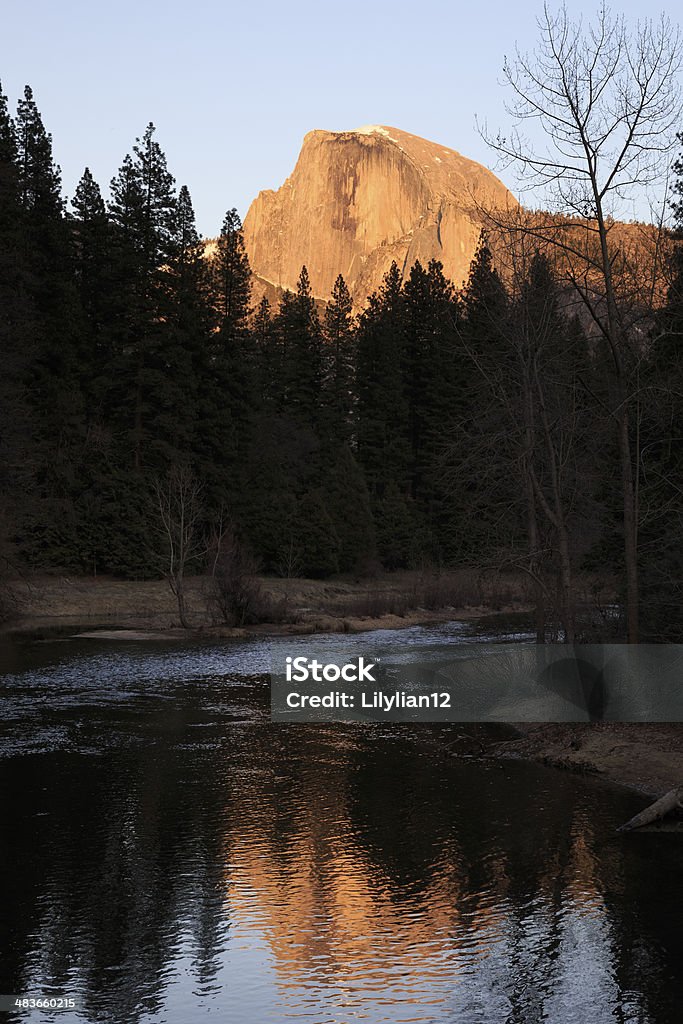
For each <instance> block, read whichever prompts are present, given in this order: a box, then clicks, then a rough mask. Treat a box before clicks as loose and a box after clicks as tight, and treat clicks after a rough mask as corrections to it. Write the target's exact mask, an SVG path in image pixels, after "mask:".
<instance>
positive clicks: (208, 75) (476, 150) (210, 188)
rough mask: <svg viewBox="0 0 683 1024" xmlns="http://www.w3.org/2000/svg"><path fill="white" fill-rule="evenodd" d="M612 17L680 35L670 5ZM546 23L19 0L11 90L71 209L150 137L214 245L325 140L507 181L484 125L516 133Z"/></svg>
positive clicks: (437, 7) (527, 6)
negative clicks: (513, 104) (387, 148)
mask: <svg viewBox="0 0 683 1024" xmlns="http://www.w3.org/2000/svg"><path fill="white" fill-rule="evenodd" d="M567 6H568V10H569V13H570V14H571V15H572V16H576V15H578V14H580V13H584V14H586V15H589V16H590V15H592V14H593V13H594V12H595V9H596V4H589V3H572V2H571V0H569V2H568V4H567ZM613 10H614V11H615V12H619V13H624V14H625V15H626V17H627V18H630V19H632V21H633V23H634V24H635V21H636V19H637V18H638V17H642V16H643V14H644V13H649V14H654V15H658V14H659V12H660V11H663V12H664V13H665V14H668V15H669V17H670V18H671V20H672V21H673V22H676V21H677V15H676V5H674V4H673V3H671V2H670V0H667V2H666V4H663V5H662V6H661V7H655V8H652V9H651V10H649V11H647V12H645V8H644V5H643V4H642V3H635V2H633V0H629V2H628V3H624V4H621V5H620V6H618V7H617V6H615V7H613ZM540 13H542V4H541V3H527V2H520V0H518V2H517V3H515V4H512V3H509V2H502V0H485V2H481V0H480V2H476V0H466V2H463V0H411V2H409V3H408V2H405V0H345V2H344V3H330V2H327V0H318V2H310V0H290V2H286V0H283V2H281V3H276V2H272V0H259V2H253V0H251V2H250V0H239V2H238V3H235V2H231V0H223V2H207V0H194V2H193V3H179V2H178V0H165V2H163V3H162V2H158V0H137V2H132V0H118V2H117V3H105V2H104V0H99V2H96V3H92V0H90V2H87V3H85V2H81V0H63V2H61V3H55V2H54V0H34V2H33V3H31V4H25V3H21V2H19V0H6V5H5V6H4V8H3V28H2V35H0V82H2V87H3V91H4V92H5V94H6V95H7V96H8V98H9V102H10V107H11V109H14V108H15V106H16V102H17V99H18V98H19V95H20V94H21V93H22V92H23V87H24V85H25V84H26V83H28V84H30V85H31V87H32V88H33V92H34V96H35V99H36V102H37V104H38V107H39V109H40V111H41V113H42V115H43V120H44V123H45V126H46V128H47V130H48V131H50V132H51V133H52V136H53V144H54V153H55V158H56V160H57V162H58V163H59V164H60V166H61V168H62V175H63V184H64V192H65V194H66V195H67V196H72V195H73V192H74V189H75V186H76V183H77V182H78V179H79V178H80V175H81V173H82V171H83V168H84V167H85V166H86V165H87V166H89V167H90V169H91V171H92V173H93V174H94V176H95V178H96V179H97V181H98V182H99V183H100V185H101V187H102V188H103V191H104V192H105V194H106V193H107V188H108V183H109V181H110V179H111V178H112V176H113V175H114V174H115V172H116V170H117V168H118V167H119V166H120V164H121V161H122V159H123V157H124V156H125V154H126V153H128V152H130V151H131V149H132V146H133V145H134V142H135V138H136V137H137V136H141V135H142V134H143V132H144V130H145V127H146V125H147V124H148V122H149V121H153V122H154V124H155V125H156V128H157V133H156V139H157V141H158V142H159V144H160V145H161V147H162V149H163V150H164V152H165V153H166V156H167V158H168V165H169V169H170V171H171V172H172V173H173V175H174V176H175V178H176V180H177V182H178V184H179V185H180V184H186V185H187V186H188V187H189V189H190V192H191V194H192V199H193V202H194V206H195V211H196V215H197V224H198V228H199V230H200V231H201V232H202V234H203V235H204V236H206V237H210V236H212V235H215V234H217V233H218V231H219V230H220V226H221V222H222V219H223V216H224V213H225V211H226V210H227V209H229V208H231V207H233V206H234V207H237V209H238V211H239V213H240V215H241V216H242V217H244V215H245V214H246V211H247V209H248V207H249V204H250V202H251V200H252V199H253V198H254V197H255V196H256V194H257V193H258V192H259V191H260V190H261V189H266V188H278V187H279V186H280V185H281V184H282V182H283V181H284V180H285V178H286V177H287V175H288V174H289V173H290V172H291V170H292V169H293V167H294V164H295V162H296V157H297V155H298V152H299V149H300V147H301V141H302V139H303V136H304V135H305V134H306V132H308V131H310V130H311V129H313V128H325V129H330V130H333V131H339V130H344V129H351V128H357V127H360V126H361V125H366V124H384V125H391V126H394V127H398V128H401V129H403V130H404V131H409V132H413V133H414V134H416V135H421V136H423V137H424V138H427V139H432V140H434V141H436V142H439V143H441V144H443V145H446V146H450V147H452V148H453V149H457V150H459V151H460V152H461V153H463V154H464V155H465V156H468V157H471V158H472V159H474V160H478V161H480V162H481V163H484V164H486V165H487V166H490V167H494V168H495V154H492V153H491V151H490V150H489V149H488V148H487V147H486V145H485V143H484V142H483V140H482V139H481V137H480V135H479V133H478V130H477V119H479V121H480V122H487V123H488V125H489V126H490V127H491V128H493V129H498V128H499V127H500V128H505V127H506V126H507V125H508V124H509V118H507V115H506V113H505V108H504V103H505V99H506V95H507V93H506V90H505V89H504V88H503V87H502V84H501V81H502V76H501V72H502V66H503V60H504V57H505V55H506V54H507V55H510V56H511V55H513V54H514V50H515V45H516V44H518V45H519V46H520V48H522V49H533V45H534V43H535V41H536V39H537V38H538V29H537V26H536V19H537V17H538V15H539V14H540ZM500 176H501V177H502V179H503V180H504V181H505V183H506V184H507V185H508V186H509V187H511V188H513V190H514V186H515V182H514V179H513V178H512V177H511V175H510V173H509V172H508V173H507V174H506V173H505V172H501V173H500Z"/></svg>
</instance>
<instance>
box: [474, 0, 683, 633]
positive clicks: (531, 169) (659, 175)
mask: <svg viewBox="0 0 683 1024" xmlns="http://www.w3.org/2000/svg"><path fill="white" fill-rule="evenodd" d="M539 28H540V33H541V38H540V42H539V44H538V46H537V49H536V50H535V52H534V53H533V54H532V55H526V54H523V53H521V52H520V51H519V50H518V51H517V52H516V54H515V57H514V58H513V59H512V60H509V61H506V62H505V66H504V79H505V84H506V85H507V86H508V88H509V89H510V90H511V92H512V100H511V102H510V104H509V105H508V107H507V110H508V113H509V114H510V115H511V116H512V117H513V119H514V125H513V128H512V131H511V133H510V134H509V135H505V136H504V135H500V134H499V135H497V136H495V137H492V136H491V135H489V134H488V133H487V132H486V131H484V133H483V134H484V137H485V138H486V140H487V142H489V144H490V145H491V146H492V147H493V148H494V149H495V150H496V151H497V152H498V154H499V155H500V156H501V157H502V158H503V160H504V161H505V162H507V163H508V165H512V166H513V167H514V168H515V169H516V170H517V172H518V175H519V178H520V183H521V190H522V191H525V190H529V189H531V190H533V192H534V196H535V201H536V203H538V204H539V205H540V206H542V207H543V208H544V209H545V210H548V211H550V213H551V216H545V217H544V216H540V215H536V216H528V217H522V218H519V220H518V229H519V230H520V231H524V232H527V233H530V234H531V235H532V236H534V237H536V238H537V239H538V241H539V242H542V243H545V244H546V245H547V244H548V243H550V244H551V245H552V246H553V247H555V248H556V250H559V252H560V254H561V260H562V266H563V270H564V273H565V275H566V278H567V279H568V281H570V282H571V284H572V286H573V287H574V289H575V291H576V294H577V295H578V297H579V298H580V300H581V303H582V304H583V306H584V308H585V310H586V311H587V315H588V317H589V319H590V321H591V323H592V325H593V328H594V332H595V335H596V337H597V338H598V339H599V340H600V341H601V343H602V344H604V345H605V346H606V351H607V353H608V359H609V366H610V383H611V404H610V415H611V418H612V420H613V422H614V425H615V428H616V436H617V442H618V450H619V460H620V467H621V491H622V506H623V531H624V564H625V576H626V590H627V607H626V618H627V627H628V639H629V641H630V642H632V643H633V642H637V640H638V459H639V453H638V451H637V438H636V437H635V436H634V435H635V434H636V431H635V429H634V416H635V415H636V413H635V407H636V403H637V396H638V384H637V370H638V363H639V346H640V345H642V340H641V338H642V336H641V335H640V334H639V332H638V331H637V330H634V323H635V322H636V318H635V317H633V316H632V312H633V301H632V296H630V297H629V298H628V301H625V296H624V281H625V279H626V278H627V277H628V275H626V274H622V272H621V269H620V268H621V267H622V266H623V264H624V261H625V254H624V233H623V231H620V230H618V227H619V225H618V224H617V223H616V218H617V217H618V216H620V215H621V216H623V215H624V213H625V211H626V210H627V208H626V206H625V204H626V202H627V201H628V200H629V199H632V198H635V197H637V196H641V195H643V194H644V192H645V191H647V190H649V189H653V188H655V187H656V186H658V185H659V184H660V183H661V182H662V181H663V180H664V179H665V177H666V173H667V170H668V164H669V160H670V154H671V152H672V148H673V146H674V144H675V129H676V127H677V126H678V125H679V117H680V87H679V82H678V75H679V71H680V66H681V51H680V45H679V42H680V37H679V33H678V32H677V31H675V30H674V29H673V28H672V26H671V25H670V23H669V22H668V20H666V19H665V18H663V17H662V18H661V19H660V20H659V22H657V23H653V22H651V21H645V22H642V23H640V24H639V25H638V27H637V29H636V31H635V32H634V33H633V34H630V33H629V30H628V28H627V26H626V23H625V21H624V19H623V18H622V17H613V16H612V15H611V14H610V12H609V10H608V9H607V8H603V9H602V10H601V11H600V13H599V14H598V17H597V20H596V22H595V23H594V24H592V25H588V26H584V25H583V24H582V22H581V21H578V22H575V21H572V20H571V19H570V18H569V16H568V14H567V11H566V8H564V7H562V8H561V9H560V10H559V12H558V13H557V14H553V13H551V12H550V10H549V8H548V7H547V6H546V7H544V14H543V16H542V18H541V19H540V21H539ZM525 127H529V128H530V129H531V131H532V133H533V134H532V137H531V138H529V137H527V136H526V135H525V134H524V133H523V129H524V128H525ZM539 130H540V132H539ZM641 315H642V313H641Z"/></svg>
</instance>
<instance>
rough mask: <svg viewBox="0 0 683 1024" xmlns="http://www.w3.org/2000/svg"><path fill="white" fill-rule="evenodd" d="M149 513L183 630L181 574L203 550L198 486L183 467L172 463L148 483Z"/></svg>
mask: <svg viewBox="0 0 683 1024" xmlns="http://www.w3.org/2000/svg"><path fill="white" fill-rule="evenodd" d="M152 494H153V498H152V503H153V515H154V519H155V521H156V524H157V532H158V534H159V536H160V540H161V547H162V550H163V559H164V564H163V573H164V576H165V577H166V579H167V580H168V583H169V586H170V588H171V590H172V591H173V594H174V596H175V599H176V601H177V603H178V615H179V616H180V622H181V624H182V626H183V628H184V629H190V624H189V621H188V618H187V609H186V605H185V573H186V570H187V568H188V566H189V565H190V564H191V563H192V562H193V561H194V560H195V559H197V558H199V557H200V556H201V555H203V554H205V553H206V544H205V542H204V538H203V535H202V531H201V521H202V502H201V494H202V488H201V484H200V483H199V481H198V480H197V479H196V477H195V476H194V474H193V473H192V471H191V470H190V469H189V468H188V467H187V466H173V467H172V468H171V470H170V471H169V473H168V475H167V476H166V477H165V478H164V479H156V480H154V481H153V484H152Z"/></svg>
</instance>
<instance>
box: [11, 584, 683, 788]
mask: <svg viewBox="0 0 683 1024" xmlns="http://www.w3.org/2000/svg"><path fill="white" fill-rule="evenodd" d="M260 582H261V584H262V586H263V588H264V590H266V591H267V593H268V596H269V598H270V599H271V600H273V601H277V602H280V605H282V603H283V602H284V603H285V605H286V611H287V615H288V617H289V618H290V619H291V620H293V621H280V622H277V621H275V622H259V623H257V624H252V625H245V626H227V625H215V624H211V623H210V622H207V621H202V622H198V623H197V626H196V628H193V629H190V630H187V629H183V628H180V627H179V625H178V623H177V609H176V608H175V605H174V599H173V595H172V594H171V593H170V590H169V588H168V585H167V583H166V582H165V581H163V580H161V581H143V582H128V581H119V580H108V579H84V578H80V579H79V578H75V579H70V578H66V577H43V578H40V579H34V580H32V581H30V582H28V583H22V584H21V585H20V587H21V589H22V591H23V593H20V595H19V597H20V599H21V603H22V604H23V612H24V614H23V615H21V616H20V617H18V618H16V619H15V620H14V621H12V622H7V623H5V624H4V625H3V627H2V629H1V630H0V633H4V634H5V635H6V636H9V637H13V638H16V639H17V640H19V641H21V640H30V639H34V640H40V639H49V638H50V637H51V636H52V637H55V638H56V637H59V638H61V639H63V638H64V637H65V633H66V632H67V631H68V630H70V629H71V630H73V632H72V633H70V634H69V636H70V638H74V639H75V638H80V639H89V638H92V639H102V640H116V641H121V642H126V641H188V640H189V641H194V640H212V639H216V640H219V639H247V638H260V637H262V638H265V637H267V636H287V635H291V636H302V635H311V634H315V633H361V632H369V631H373V630H382V629H386V630H391V629H406V628H410V627H412V626H428V625H432V624H437V623H445V622H476V621H477V620H479V621H481V622H483V623H485V622H486V620H487V619H488V618H489V617H490V618H491V621H492V624H493V622H495V623H496V625H497V627H498V628H500V626H501V625H502V624H503V623H504V622H505V617H506V616H510V617H511V618H512V621H514V620H515V619H516V620H520V619H523V617H524V616H525V615H526V614H528V611H529V608H528V605H527V604H526V602H525V601H524V597H525V596H526V595H525V594H524V591H523V588H522V587H521V586H520V585H519V582H518V581H514V580H512V581H509V583H508V582H507V581H506V585H505V587H504V588H501V586H500V582H499V581H498V582H497V584H496V583H492V582H489V583H488V584H487V583H486V582H484V581H482V579H481V578H479V579H478V580H476V582H475V583H473V576H472V573H471V572H469V573H460V574H457V573H453V574H442V575H439V576H436V575H430V574H421V573H417V572H413V573H407V572H406V573H396V574H391V575H384V576H382V577H379V578H375V579H372V580H366V581H358V580H348V579H336V580H326V581H321V580H299V579H297V580H275V579H267V578H262V579H261V580H260ZM435 582H437V583H438V585H439V587H441V588H442V591H441V592H442V593H443V594H444V597H445V599H447V598H449V597H450V598H451V599H452V598H454V597H458V596H459V597H460V598H461V600H460V601H458V602H457V603H449V604H447V605H446V606H444V607H441V608H436V607H430V608H426V607H419V606H417V607H409V605H410V603H411V598H415V599H416V598H417V597H418V596H420V595H422V594H423V593H425V592H426V588H429V587H433V586H434V584H435ZM205 586H206V581H205V580H204V579H203V578H199V577H198V578H194V579H192V580H188V597H189V601H188V607H189V611H190V616H191V618H193V619H197V620H198V619H199V618H200V611H201V609H202V607H204V609H205V603H206V591H205ZM436 596H437V597H438V594H437V595H436ZM352 612H356V614H352ZM359 612H361V614H358V613H359ZM511 725H512V726H513V727H514V729H515V730H516V733H517V735H516V736H514V737H512V738H508V739H505V740H502V741H500V740H498V741H492V742H491V743H490V744H488V745H487V748H488V751H489V753H490V754H492V755H493V756H495V757H496V758H500V759H509V758H512V759H517V758H522V759H524V760H529V761H536V762H538V763H541V764H546V765H548V766H551V767H554V768H556V769H561V770H563V771H571V772H580V773H582V774H586V775H595V776H597V777H600V778H603V779H605V780H608V781H610V782H613V783H615V784H618V785H620V786H625V787H627V788H629V789H632V790H635V791H637V792H640V793H642V794H643V795H644V796H649V797H659V796H661V795H662V794H663V793H665V792H666V791H667V790H669V789H671V788H672V787H673V786H676V785H679V784H680V781H681V779H680V772H681V768H680V766H681V765H683V723H671V724H669V723H658V724H655V723H618V722H610V723H595V724H588V723H562V724H559V723H556V724H550V723H549V724H536V725H533V724H516V723H511Z"/></svg>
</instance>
